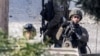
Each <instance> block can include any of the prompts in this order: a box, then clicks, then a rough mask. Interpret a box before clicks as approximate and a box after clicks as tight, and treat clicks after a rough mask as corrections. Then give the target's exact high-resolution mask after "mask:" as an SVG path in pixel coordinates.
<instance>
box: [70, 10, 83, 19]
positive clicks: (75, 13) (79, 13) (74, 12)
mask: <svg viewBox="0 0 100 56" xmlns="http://www.w3.org/2000/svg"><path fill="white" fill-rule="evenodd" d="M73 15H79V16H80V20H81V19H82V12H81V11H80V10H72V11H71V12H70V13H69V19H71V17H72V16H73Z"/></svg>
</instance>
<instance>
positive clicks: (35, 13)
mask: <svg viewBox="0 0 100 56" xmlns="http://www.w3.org/2000/svg"><path fill="white" fill-rule="evenodd" d="M40 11H41V0H10V5H9V35H10V36H13V37H16V38H18V37H20V36H22V29H23V25H25V24H26V23H32V24H33V25H34V26H35V28H36V29H37V33H38V34H37V36H36V39H38V40H40V39H41V38H40V37H39V36H40V34H39V28H40V26H41V24H40V23H41V16H40V15H39V13H40ZM81 25H82V26H84V27H85V28H86V29H87V30H88V32H89V36H90V37H89V42H88V45H89V47H90V48H91V51H92V53H100V48H99V47H100V45H99V43H100V38H99V36H100V26H99V25H100V23H99V24H96V22H95V21H94V20H93V19H89V16H87V15H85V16H84V19H83V20H82V22H81Z"/></svg>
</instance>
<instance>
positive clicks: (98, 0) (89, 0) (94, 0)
mask: <svg viewBox="0 0 100 56" xmlns="http://www.w3.org/2000/svg"><path fill="white" fill-rule="evenodd" d="M76 5H81V6H79V7H80V8H81V9H83V10H84V11H85V12H87V13H89V14H90V15H94V16H95V17H96V18H95V20H97V21H98V20H99V21H100V0H78V2H76Z"/></svg>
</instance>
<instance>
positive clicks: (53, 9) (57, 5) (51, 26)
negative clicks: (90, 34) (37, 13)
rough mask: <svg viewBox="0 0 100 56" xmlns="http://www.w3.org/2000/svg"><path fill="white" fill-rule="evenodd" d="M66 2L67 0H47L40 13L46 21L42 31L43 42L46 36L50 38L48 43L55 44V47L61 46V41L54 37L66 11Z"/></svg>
mask: <svg viewBox="0 0 100 56" xmlns="http://www.w3.org/2000/svg"><path fill="white" fill-rule="evenodd" d="M67 2H68V0H48V3H47V4H45V10H44V11H42V13H41V14H42V16H43V17H44V18H45V19H46V20H47V22H48V23H47V25H46V28H47V29H46V31H45V33H44V42H45V41H46V40H47V39H48V38H47V37H46V36H48V37H49V38H50V39H51V40H50V43H52V44H55V47H61V45H60V44H59V43H61V42H59V40H57V39H56V34H57V31H58V29H59V27H60V26H61V24H62V17H65V15H66V13H67V12H68V7H69V5H68V3H67ZM65 12H66V13H65Z"/></svg>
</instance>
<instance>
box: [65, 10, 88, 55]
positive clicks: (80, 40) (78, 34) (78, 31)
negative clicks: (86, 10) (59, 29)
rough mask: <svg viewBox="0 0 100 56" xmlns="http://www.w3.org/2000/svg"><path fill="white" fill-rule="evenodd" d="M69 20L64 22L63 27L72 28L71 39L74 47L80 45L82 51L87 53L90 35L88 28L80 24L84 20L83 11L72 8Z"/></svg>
mask: <svg viewBox="0 0 100 56" xmlns="http://www.w3.org/2000/svg"><path fill="white" fill-rule="evenodd" d="M69 20H70V21H68V22H65V23H64V24H63V28H66V27H69V28H70V29H69V31H71V34H70V37H71V40H70V41H71V43H72V47H73V48H76V47H78V48H79V50H80V52H81V53H84V54H85V53H87V50H86V45H87V42H88V38H89V35H88V32H87V30H86V29H85V28H84V27H82V26H80V25H79V22H80V21H81V20H82V12H81V11H80V10H72V11H71V12H70V14H69ZM67 34H68V33H67Z"/></svg>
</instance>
